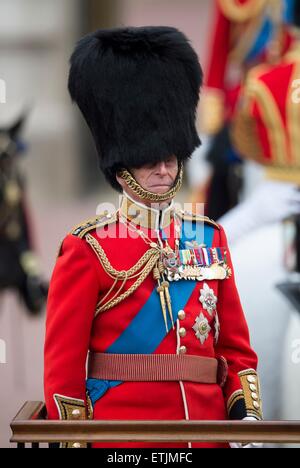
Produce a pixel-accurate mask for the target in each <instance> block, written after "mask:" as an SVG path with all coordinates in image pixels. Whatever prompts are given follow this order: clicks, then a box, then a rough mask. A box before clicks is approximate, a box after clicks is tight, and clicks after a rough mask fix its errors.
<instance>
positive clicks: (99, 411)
mask: <svg viewBox="0 0 300 468" xmlns="http://www.w3.org/2000/svg"><path fill="white" fill-rule="evenodd" d="M135 210H136V212H138V213H139V215H140V217H139V221H137V218H136V217H135V216H133V215H132V213H133V212H134V211H135ZM151 213H152V217H150V210H149V209H147V208H146V207H145V206H144V205H141V204H137V203H133V201H131V200H129V199H128V198H127V197H124V198H123V202H122V204H121V208H120V210H119V211H118V212H117V213H115V214H114V215H113V216H108V217H107V216H102V217H101V216H100V218H99V217H98V218H97V219H96V220H94V221H92V222H90V223H88V224H83V225H81V226H79V227H78V228H77V229H75V230H74V231H73V233H71V234H69V235H68V236H67V237H66V238H65V240H64V242H63V244H62V247H61V250H60V253H59V256H58V259H57V263H56V266H55V269H54V272H53V277H52V280H51V286H50V292H49V301H48V314H47V332H46V345H45V396H46V405H47V410H48V417H49V418H50V419H58V418H66V419H68V418H78V417H80V418H85V417H86V412H85V408H86V406H87V399H86V359H87V354H88V351H92V352H97V353H112V354H113V353H119V354H139V353H143V354H186V355H194V356H202V357H212V358H215V357H221V356H223V357H224V358H225V359H226V360H227V363H228V377H227V381H226V384H225V386H224V387H223V388H221V387H220V385H218V384H202V383H194V382H175V381H174V382H123V383H122V382H120V383H117V382H108V381H105V382H102V383H101V385H102V386H103V387H104V390H103V391H102V395H101V397H100V398H99V399H97V401H96V402H95V403H94V410H93V418H94V419H97V420H155V419H157V420H184V419H187V420H226V419H227V418H228V417H230V418H234V419H242V418H243V417H245V416H247V415H251V416H255V417H257V418H258V419H259V418H260V417H261V401H260V396H259V382H258V377H257V375H256V372H255V371H256V367H257V358H256V355H255V353H254V351H253V350H252V349H251V347H250V344H249V333H248V328H247V324H246V321H245V318H244V314H243V311H242V307H241V303H240V299H239V296H238V292H237V289H236V286H235V280H234V274H232V276H230V277H229V278H228V279H224V280H219V279H214V278H213V276H212V279H210V280H205V281H197V280H195V279H194V280H180V281H177V282H173V283H172V284H171V287H170V294H171V298H172V306H173V315H174V320H175V325H176V326H175V329H172V328H170V330H169V331H168V332H166V330H165V325H164V320H163V315H162V313H161V309H160V303H159V299H158V294H157V292H156V287H157V284H156V282H155V280H154V278H153V275H152V274H149V275H148V276H147V277H146V278H145V279H144V280H143V281H142V282H141V284H140V285H139V287H138V288H137V289H136V290H135V292H134V293H132V294H131V295H129V296H128V297H127V298H126V299H125V300H123V301H121V302H120V303H118V304H116V305H115V306H114V307H112V308H110V309H108V310H104V311H102V312H100V313H98V314H97V313H96V314H95V311H96V310H98V311H99V309H101V306H102V307H103V305H105V304H106V303H107V300H108V299H110V298H113V296H114V295H115V293H116V291H117V289H118V288H117V289H116V287H115V288H114V290H113V292H110V293H109V295H108V297H106V298H105V296H106V295H107V293H108V292H109V290H110V289H111V286H112V285H113V283H114V281H113V279H112V277H111V275H110V273H109V268H108V267H107V264H106V263H105V264H103V255H102V254H103V252H104V254H105V257H106V258H107V260H108V262H109V263H110V265H111V266H112V267H113V268H114V269H115V270H118V271H121V270H123V271H124V270H127V271H128V270H129V269H131V268H132V267H133V266H134V265H136V264H137V262H138V261H139V260H140V259H141V257H143V255H144V254H145V253H146V252H147V251H148V250H149V248H150V246H149V241H151V240H152V241H153V240H154V241H156V240H157V229H160V231H159V232H160V235H162V233H167V237H168V242H169V245H170V247H171V248H172V249H175V238H176V232H179V230H180V244H179V249H180V254H181V255H182V256H184V255H187V250H189V249H190V242H193V241H194V242H195V241H196V242H197V243H198V244H197V245H200V244H201V245H202V244H205V245H206V247H207V248H208V250H207V251H206V254H205V255H207V256H208V253H209V248H214V247H216V248H217V247H221V248H224V249H225V255H226V257H227V263H228V266H229V267H230V268H232V265H231V260H230V254H229V251H228V246H227V241H226V236H225V233H224V231H223V229H222V228H221V227H220V226H218V225H216V224H215V223H213V222H212V221H210V220H209V219H208V218H202V217H194V216H192V215H187V214H182V213H179V212H177V211H175V209H174V208H173V206H171V207H169V208H167V209H166V210H165V211H164V212H163V213H162V214H161V213H160V212H158V211H157V212H156V211H155V210H153V211H152V212H151ZM128 223H130V224H128ZM137 225H138V230H140V231H141V232H143V233H144V237H141V236H140V235H137V232H136V226H137ZM124 234H125V235H124ZM145 235H146V236H147V237H145ZM162 237H163V235H162ZM177 237H178V236H177ZM193 245H194V246H196V244H195V243H194V244H193ZM99 246H100V248H99ZM220 251H221V250H220ZM220 251H219V252H220ZM207 252H208V253H207ZM101 259H102V260H101ZM100 260H101V261H100ZM103 265H104V266H103ZM207 268H209V267H207ZM137 279H139V277H135V278H133V279H131V280H129V281H128V282H127V283H126V286H125V288H124V289H123V290H122V293H123V292H124V291H128V289H129V288H130V287H131V286H132V285H133V284H134V283H135V281H136V280H137ZM210 290H213V291H210ZM209 292H213V295H214V296H215V299H216V300H217V302H216V301H215V302H216V304H215V305H216V310H213V311H212V310H210V311H209V310H208V309H207V308H205V307H207V305H208V301H207V298H208V297H207V294H209ZM103 298H105V301H103ZM101 300H102V302H101ZM201 300H202V302H201ZM104 309H105V307H104ZM199 323H201V324H202V329H201V330H202V334H200V333H199V330H200V328H197V324H199ZM203 327H204V328H203ZM76 410H77V412H76ZM78 410H79V412H78ZM74 411H75V412H74ZM190 445H191V444H189V446H190ZM98 446H99V447H101V446H103V447H122V446H124V447H164V446H165V447H187V444H181V445H180V444H177V445H175V444H173V445H172V444H161V443H160V444H152V445H150V444H141V443H135V444H133V443H132V444H123V445H122V444H117V445H116V444H115V445H112V444H102V445H99V444H98ZM192 446H193V447H200V446H201V445H200V444H193V445H192ZM206 446H209V447H212V446H215V445H212V444H210V445H206Z"/></svg>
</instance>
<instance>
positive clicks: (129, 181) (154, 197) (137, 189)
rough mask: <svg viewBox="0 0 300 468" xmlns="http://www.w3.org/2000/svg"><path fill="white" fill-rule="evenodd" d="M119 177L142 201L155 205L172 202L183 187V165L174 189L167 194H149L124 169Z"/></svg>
mask: <svg viewBox="0 0 300 468" xmlns="http://www.w3.org/2000/svg"><path fill="white" fill-rule="evenodd" d="M118 175H119V177H121V179H123V180H124V182H125V183H126V185H127V187H128V188H130V189H131V190H132V192H133V193H134V194H135V195H137V196H138V197H139V198H141V199H142V200H147V201H151V202H154V203H161V202H164V201H167V200H170V199H171V198H174V197H175V195H176V194H177V193H178V192H179V190H180V189H181V187H182V182H183V164H182V163H181V164H180V169H179V172H178V175H177V178H176V181H175V183H174V185H173V187H172V188H171V189H170V190H169V191H168V192H166V193H162V194H158V193H153V192H149V191H148V190H145V189H144V188H143V187H142V186H141V185H140V184H139V183H138V182H137V181H136V180H135V178H134V177H133V175H132V174H131V173H130V172H129V171H128V170H127V169H122V170H121V171H120V172H119V174H118Z"/></svg>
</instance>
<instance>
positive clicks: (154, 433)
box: [11, 402, 300, 444]
mask: <svg viewBox="0 0 300 468" xmlns="http://www.w3.org/2000/svg"><path fill="white" fill-rule="evenodd" d="M45 414H46V412H45V406H44V404H43V403H41V402H36V403H34V402H28V403H26V404H25V405H24V406H23V408H22V409H21V411H20V412H19V413H18V415H17V416H16V418H15V419H14V420H13V422H12V424H11V429H12V433H13V435H12V438H11V442H12V443H19V444H24V443H35V444H39V443H56V442H87V443H95V442H152V443H153V442H154V443H155V442H175V443H182V442H232V441H234V442H242V443H250V442H264V443H300V421H278V422H277V421H272V422H271V421H257V422H256V421H47V420H45V419H44V418H45Z"/></svg>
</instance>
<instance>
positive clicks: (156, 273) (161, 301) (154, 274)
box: [153, 265, 169, 333]
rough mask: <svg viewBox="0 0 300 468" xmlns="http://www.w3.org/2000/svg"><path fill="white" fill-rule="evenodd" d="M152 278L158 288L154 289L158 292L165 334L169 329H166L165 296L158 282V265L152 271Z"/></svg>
mask: <svg viewBox="0 0 300 468" xmlns="http://www.w3.org/2000/svg"><path fill="white" fill-rule="evenodd" d="M153 277H154V279H155V280H156V281H157V282H158V287H157V289H156V291H157V292H158V294H159V298H160V304H161V310H162V313H163V317H164V322H165V326H166V331H167V333H168V332H169V328H168V320H167V307H166V300H165V294H164V290H165V289H164V287H163V286H162V284H161V282H160V272H159V267H158V265H156V267H155V268H154V269H153Z"/></svg>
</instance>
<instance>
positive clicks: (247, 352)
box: [216, 227, 262, 419]
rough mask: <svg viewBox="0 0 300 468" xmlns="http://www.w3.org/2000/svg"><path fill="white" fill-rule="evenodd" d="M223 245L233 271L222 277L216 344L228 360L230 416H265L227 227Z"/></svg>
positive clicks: (227, 394) (218, 352)
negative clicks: (237, 286) (227, 235)
mask: <svg viewBox="0 0 300 468" xmlns="http://www.w3.org/2000/svg"><path fill="white" fill-rule="evenodd" d="M220 246H221V247H224V248H225V250H226V252H227V254H226V256H227V263H228V265H229V267H230V268H231V271H232V275H231V277H230V278H229V279H226V280H222V281H220V286H219V298H218V304H219V307H218V314H219V321H220V336H219V341H218V344H217V345H216V352H217V355H218V356H219V357H221V356H222V357H224V358H225V359H226V360H227V364H228V377H227V381H226V383H225V386H224V388H223V391H224V397H225V401H226V404H227V409H228V415H229V417H230V419H243V418H244V417H246V416H254V417H255V418H256V419H262V411H261V399H260V388H259V378H258V375H257V372H256V369H257V356H256V354H255V352H254V351H253V349H252V348H251V345H250V337H249V330H248V326H247V323H246V319H245V316H244V313H243V309H242V306H241V302H240V298H239V294H238V291H237V288H236V284H235V278H234V271H233V265H232V261H231V256H230V252H229V249H228V244H227V239H226V235H225V232H224V230H223V228H222V227H221V229H220Z"/></svg>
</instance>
